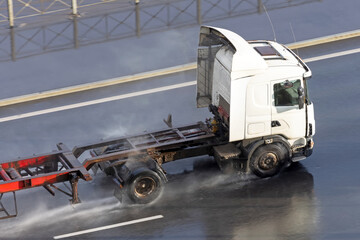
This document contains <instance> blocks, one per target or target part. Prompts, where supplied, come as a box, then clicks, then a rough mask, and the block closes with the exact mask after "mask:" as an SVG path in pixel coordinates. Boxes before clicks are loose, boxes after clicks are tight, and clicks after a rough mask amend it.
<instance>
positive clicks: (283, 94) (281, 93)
mask: <svg viewBox="0 0 360 240" xmlns="http://www.w3.org/2000/svg"><path fill="white" fill-rule="evenodd" d="M300 86H301V82H300V80H294V81H289V80H286V81H284V82H282V83H277V84H274V99H275V106H295V105H298V104H299V102H298V98H299V94H298V88H299V87H300Z"/></svg>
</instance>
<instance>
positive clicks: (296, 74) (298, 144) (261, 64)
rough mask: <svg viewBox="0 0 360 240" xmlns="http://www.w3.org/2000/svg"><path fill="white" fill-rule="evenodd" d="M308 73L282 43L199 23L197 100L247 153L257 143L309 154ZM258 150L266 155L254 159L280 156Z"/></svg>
mask: <svg viewBox="0 0 360 240" xmlns="http://www.w3.org/2000/svg"><path fill="white" fill-rule="evenodd" d="M309 78H311V71H310V69H309V67H308V66H307V65H306V64H305V63H304V62H303V61H302V60H301V59H300V58H299V57H298V56H297V55H296V54H295V53H293V52H292V51H291V50H290V49H288V48H287V47H286V46H284V45H281V44H279V43H277V42H274V41H263V40H261V41H259V40H258V41H245V40H244V39H243V38H242V37H240V36H239V35H237V34H236V33H234V32H231V31H229V30H225V29H221V28H214V27H208V26H203V27H201V30H200V41H199V47H198V72H197V106H198V107H210V110H211V111H212V112H213V113H214V114H215V116H217V118H218V119H220V120H221V122H222V123H223V127H224V128H226V129H227V132H228V141H229V142H232V143H234V144H237V146H239V145H241V146H242V150H243V151H245V152H247V154H246V155H248V158H251V157H252V154H255V153H256V152H259V151H260V150H259V151H257V148H258V147H262V148H266V147H265V146H263V145H271V144H273V145H275V147H276V146H280V148H281V150H280V151H286V153H284V154H285V155H286V157H287V158H288V159H289V162H292V161H299V160H302V159H305V158H306V157H307V156H310V155H311V153H312V148H313V140H312V137H313V135H314V134H315V119H314V107H313V103H312V102H311V101H310V99H309V95H308V89H307V81H308V79H309ZM259 139H260V140H259ZM257 142H260V143H257ZM257 145H258V146H257ZM267 148H268V149H269V148H270V147H269V146H268V147H267ZM261 152H266V151H261ZM276 154H278V155H279V154H280V153H275V155H276ZM256 155H259V158H262V160H261V159H260V160H258V162H257V163H255V164H260V165H261V161H263V162H268V163H271V164H274V161H277V160H276V159H274V153H273V154H269V153H264V154H260V153H257V154H256ZM260 155H262V157H261V156H260ZM250 164H252V163H251V161H250ZM253 164H254V163H253ZM265 165H266V164H265ZM265 165H264V164H263V168H265V170H266V168H268V167H269V166H265ZM250 167H251V166H250ZM260 167H261V166H260ZM263 170H264V169H263ZM253 171H254V172H255V173H256V172H258V174H257V175H260V176H264V175H265V176H267V175H273V171H270V174H268V173H267V172H266V171H262V170H261V169H260V170H259V169H258V170H256V169H255V170H254V169H253ZM276 171H278V169H276Z"/></svg>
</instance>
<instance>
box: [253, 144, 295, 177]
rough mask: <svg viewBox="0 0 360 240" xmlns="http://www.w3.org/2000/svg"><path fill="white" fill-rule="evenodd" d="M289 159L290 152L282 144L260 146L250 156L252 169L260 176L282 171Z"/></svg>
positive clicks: (269, 175) (268, 175)
mask: <svg viewBox="0 0 360 240" xmlns="http://www.w3.org/2000/svg"><path fill="white" fill-rule="evenodd" d="M287 159H288V152H287V150H286V149H285V147H283V146H282V145H281V144H277V143H274V144H269V145H263V146H260V147H259V148H258V149H257V150H255V152H254V154H253V155H252V156H251V158H250V169H251V171H252V172H253V173H254V174H255V175H256V176H258V177H262V178H265V177H271V176H274V175H276V174H277V173H279V172H280V170H281V169H282V168H283V167H284V165H285V162H286V160H287Z"/></svg>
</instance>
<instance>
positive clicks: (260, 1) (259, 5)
mask: <svg viewBox="0 0 360 240" xmlns="http://www.w3.org/2000/svg"><path fill="white" fill-rule="evenodd" d="M262 11H263V2H262V0H258V13H260V14H261V13H262Z"/></svg>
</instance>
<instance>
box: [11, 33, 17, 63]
mask: <svg viewBox="0 0 360 240" xmlns="http://www.w3.org/2000/svg"><path fill="white" fill-rule="evenodd" d="M14 31H15V30H14V28H13V27H11V28H10V44H11V46H10V49H11V60H12V61H14V62H15V61H16V48H15V32H14Z"/></svg>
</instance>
